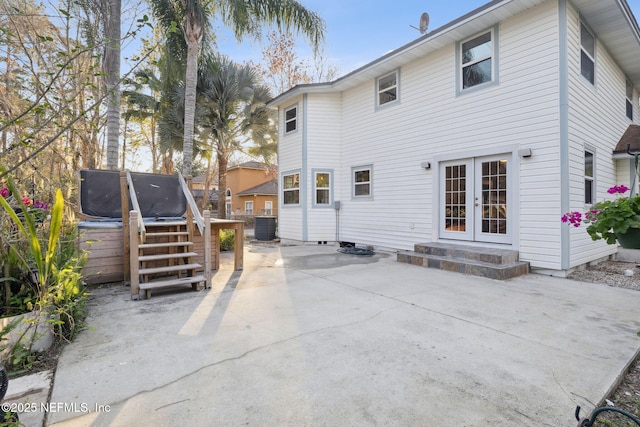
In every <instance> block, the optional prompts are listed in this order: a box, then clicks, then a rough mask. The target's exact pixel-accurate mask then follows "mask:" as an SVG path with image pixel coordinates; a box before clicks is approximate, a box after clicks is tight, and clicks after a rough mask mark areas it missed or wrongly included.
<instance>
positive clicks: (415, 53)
mask: <svg viewBox="0 0 640 427" xmlns="http://www.w3.org/2000/svg"><path fill="white" fill-rule="evenodd" d="M544 2H545V0H494V1H491V2H489V3H487V4H485V5H484V6H481V7H479V8H477V9H475V10H473V11H471V12H469V13H467V14H466V15H463V16H461V17H460V18H458V19H456V20H454V21H451V22H450V23H448V24H445V25H443V26H442V27H440V28H437V29H435V30H433V31H431V32H429V33H427V34H425V35H423V36H421V37H419V38H417V39H416V40H414V41H412V42H410V43H407V44H406V45H404V46H402V47H400V48H398V49H396V50H393V51H391V52H389V53H388V54H386V55H384V56H381V57H380V58H378V59H376V60H374V61H373V62H370V63H369V64H367V65H364V66H363V67H360V68H358V69H356V70H355V71H352V72H351V73H349V74H346V75H345V76H343V77H340V78H339V79H337V80H334V81H333V82H328V83H312V84H301V85H297V86H294V87H293V88H291V89H289V90H288V91H286V92H284V93H282V94H280V95H278V96H277V97H275V98H273V99H272V100H271V101H269V102H268V103H267V105H268V106H270V107H276V106H278V105H280V104H283V103H285V102H289V99H290V98H293V97H295V96H298V95H301V94H303V93H313V92H316V93H326V92H342V91H344V90H347V89H349V88H352V87H355V86H357V85H359V84H362V83H365V82H368V81H371V80H374V79H375V78H377V77H380V76H381V75H383V74H386V73H389V72H391V71H393V70H395V69H397V68H398V67H400V66H401V65H403V64H406V63H408V62H411V61H412V60H414V59H416V58H420V57H424V56H426V55H427V54H429V53H431V52H434V51H436V50H438V49H440V48H442V47H444V46H447V45H450V44H452V43H456V42H458V41H460V40H464V39H465V38H467V37H471V36H473V35H474V34H477V33H478V32H479V31H482V30H484V29H486V28H489V27H491V26H492V25H495V23H496V22H500V21H502V20H504V19H506V18H509V17H511V16H515V15H517V14H519V13H521V12H523V11H525V10H527V9H529V8H532V7H535V6H537V5H539V4H541V3H544ZM571 3H572V4H573V5H574V6H575V7H576V8H577V9H578V10H580V15H581V17H582V18H583V19H584V20H585V21H586V22H587V23H588V25H589V26H590V28H591V29H592V30H593V31H594V32H595V33H596V36H597V38H598V40H600V41H602V42H603V43H604V44H605V45H606V46H607V50H608V51H609V53H611V56H612V57H613V59H614V61H615V62H616V63H618V64H619V65H620V67H621V68H622V70H623V71H624V72H625V74H626V75H627V77H628V78H629V79H630V80H631V82H632V83H633V84H634V85H637V86H640V28H639V27H638V23H637V22H636V20H635V19H634V18H633V13H632V12H631V9H630V8H629V5H628V4H627V2H626V0H572V2H571Z"/></svg>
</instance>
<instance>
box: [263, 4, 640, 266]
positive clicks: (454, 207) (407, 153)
mask: <svg viewBox="0 0 640 427" xmlns="http://www.w3.org/2000/svg"><path fill="white" fill-rule="evenodd" d="M636 86H640V31H639V29H638V24H637V23H636V20H635V18H634V17H633V15H632V13H631V11H630V9H629V6H628V5H627V3H626V1H625V0H572V1H567V0H494V1H491V2H489V3H487V4H486V5H485V6H482V7H480V8H478V9H476V10H474V11H472V12H470V13H468V14H467V15H465V16H462V17H460V18H458V19H456V20H455V21H453V22H451V23H449V24H447V25H444V26H443V27H441V28H438V29H435V30H433V31H431V32H428V33H426V34H424V35H423V36H421V37H420V38H418V39H416V40H415V41H413V42H411V43H409V44H407V45H405V46H402V47H400V48H399V49H397V50H395V51H393V52H390V53H389V54H387V55H385V56H383V57H381V58H379V59H377V60H375V61H373V62H371V63H370V64H368V65H365V66H364V67H361V68H359V69H357V70H355V71H353V72H351V73H349V74H347V75H345V76H343V77H341V78H339V79H337V80H335V81H333V82H328V83H320V84H310V85H299V86H296V87H294V88H292V89H291V90H289V91H287V92H285V93H283V94H281V95H279V96H277V97H276V98H274V99H273V100H272V101H271V102H270V106H271V107H273V108H277V109H278V111H279V159H278V164H279V167H280V171H281V172H280V187H279V188H280V189H281V190H280V191H281V195H280V197H279V203H280V206H279V212H280V217H279V222H278V224H279V225H278V226H279V237H280V238H281V239H282V240H283V241H285V242H291V243H314V244H317V243H325V242H329V243H333V242H352V243H356V244H362V245H371V246H374V247H379V248H392V249H400V250H411V249H412V248H413V247H414V245H415V244H420V243H424V242H453V243H457V244H460V245H474V246H483V245H484V246H486V247H491V248H511V249H515V250H517V251H519V255H520V259H521V260H524V261H528V262H529V263H530V265H531V268H532V269H534V270H539V271H544V272H551V273H554V272H558V273H561V272H566V271H568V270H571V269H572V268H575V267H577V266H579V265H582V264H585V263H587V262H590V261H593V260H597V259H600V258H603V257H606V256H609V255H611V254H612V253H614V252H615V251H616V247H615V246H613V245H606V244H604V243H603V242H602V241H599V242H593V241H591V239H590V238H589V236H588V234H587V233H586V232H585V230H584V228H573V227H567V226H566V225H565V224H562V223H561V222H560V217H561V216H562V214H563V213H565V212H568V211H570V210H584V209H585V208H588V206H589V205H590V203H593V202H596V201H598V200H602V199H604V198H605V197H607V196H608V195H607V192H606V190H607V189H608V188H609V187H611V186H613V185H615V184H616V183H620V179H624V182H623V183H625V184H627V183H628V182H629V175H630V174H632V173H633V170H632V168H631V167H630V162H629V161H627V159H624V158H622V159H620V160H616V159H617V158H619V157H620V156H619V155H618V156H617V157H616V158H615V159H614V156H613V150H614V148H615V147H616V144H617V143H618V141H619V140H620V138H621V137H622V135H623V134H624V133H625V131H626V130H627V128H628V127H629V126H630V125H633V124H634V123H637V122H638V120H637V117H638V92H637V90H636V88H635V87H636ZM629 102H630V104H631V107H630V108H631V110H629ZM287 193H288V194H287Z"/></svg>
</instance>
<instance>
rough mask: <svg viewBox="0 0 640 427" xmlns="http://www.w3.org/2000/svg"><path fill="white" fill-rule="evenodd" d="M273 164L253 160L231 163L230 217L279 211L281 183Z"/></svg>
mask: <svg viewBox="0 0 640 427" xmlns="http://www.w3.org/2000/svg"><path fill="white" fill-rule="evenodd" d="M273 170H275V169H274V168H273V167H272V168H269V167H268V166H267V165H265V164H264V163H260V162H256V161H250V162H244V163H240V164H237V165H233V166H231V167H229V169H228V171H227V189H226V192H225V207H226V214H227V218H232V216H233V215H248V216H252V215H276V212H277V203H278V184H277V182H276V181H275V176H273V175H274V173H273Z"/></svg>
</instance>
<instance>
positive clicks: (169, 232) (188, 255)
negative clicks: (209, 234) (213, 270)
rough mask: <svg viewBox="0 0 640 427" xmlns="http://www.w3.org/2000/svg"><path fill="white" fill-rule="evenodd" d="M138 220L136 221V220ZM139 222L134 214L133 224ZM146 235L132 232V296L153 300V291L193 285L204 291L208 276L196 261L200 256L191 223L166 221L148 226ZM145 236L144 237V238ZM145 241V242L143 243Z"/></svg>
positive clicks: (195, 288)
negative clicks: (192, 236)
mask: <svg viewBox="0 0 640 427" xmlns="http://www.w3.org/2000/svg"><path fill="white" fill-rule="evenodd" d="M134 217H135V218H134ZM134 220H135V221H137V215H136V213H132V222H133V221H134ZM145 228H146V230H148V231H147V232H146V233H131V234H130V236H131V242H130V245H131V248H130V250H131V296H132V297H133V298H136V297H143V293H144V297H146V298H150V297H151V290H152V289H159V288H166V287H169V286H180V285H190V286H191V287H192V288H193V289H194V290H202V289H204V287H205V284H206V277H205V275H204V274H202V270H203V266H202V265H201V264H198V263H196V262H193V257H195V256H197V255H198V254H197V253H195V252H192V251H191V250H190V249H191V247H192V246H193V242H192V241H191V239H190V233H189V231H188V229H187V221H186V220H183V221H180V220H176V221H162V222H150V223H146V224H145ZM143 236H144V237H143ZM143 239H144V242H143V241H142V240H143Z"/></svg>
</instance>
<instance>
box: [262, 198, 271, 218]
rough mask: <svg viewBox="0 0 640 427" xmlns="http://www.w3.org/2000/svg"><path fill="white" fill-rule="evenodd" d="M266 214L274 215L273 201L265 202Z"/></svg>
mask: <svg viewBox="0 0 640 427" xmlns="http://www.w3.org/2000/svg"><path fill="white" fill-rule="evenodd" d="M264 214H265V215H273V202H272V201H271V200H265V201H264Z"/></svg>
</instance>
